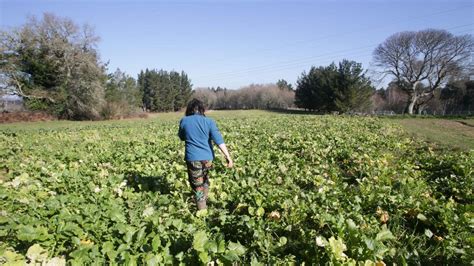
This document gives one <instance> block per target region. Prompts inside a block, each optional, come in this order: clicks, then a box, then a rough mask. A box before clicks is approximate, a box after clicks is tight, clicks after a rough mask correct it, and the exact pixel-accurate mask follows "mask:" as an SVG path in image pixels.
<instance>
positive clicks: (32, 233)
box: [17, 225, 49, 242]
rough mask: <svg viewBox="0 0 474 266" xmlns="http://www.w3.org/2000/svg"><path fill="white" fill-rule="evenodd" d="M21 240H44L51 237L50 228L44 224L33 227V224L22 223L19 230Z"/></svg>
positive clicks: (18, 234)
mask: <svg viewBox="0 0 474 266" xmlns="http://www.w3.org/2000/svg"><path fill="white" fill-rule="evenodd" d="M17 237H18V239H19V240H23V241H28V242H32V241H33V240H39V241H44V240H46V239H48V238H49V234H48V229H46V228H45V227H43V226H41V225H40V226H38V227H33V226H31V225H21V226H19V228H18V231H17Z"/></svg>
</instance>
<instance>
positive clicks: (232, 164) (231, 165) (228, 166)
mask: <svg viewBox="0 0 474 266" xmlns="http://www.w3.org/2000/svg"><path fill="white" fill-rule="evenodd" d="M226 160H227V168H232V167H234V161H232V159H231V158H230V157H229V158H226Z"/></svg>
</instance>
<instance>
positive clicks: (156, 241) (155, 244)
mask: <svg viewBox="0 0 474 266" xmlns="http://www.w3.org/2000/svg"><path fill="white" fill-rule="evenodd" d="M151 246H152V248H153V251H157V250H158V248H159V247H160V246H161V239H160V236H159V235H155V236H154V237H153V240H152V241H151Z"/></svg>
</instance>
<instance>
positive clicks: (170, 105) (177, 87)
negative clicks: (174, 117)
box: [138, 69, 192, 112]
mask: <svg viewBox="0 0 474 266" xmlns="http://www.w3.org/2000/svg"><path fill="white" fill-rule="evenodd" d="M138 86H139V89H140V91H141V93H142V95H143V96H142V101H143V106H144V108H145V109H146V110H147V111H153V112H167V111H178V110H180V109H181V108H183V107H185V106H186V104H187V102H188V101H189V98H190V97H191V95H192V88H191V87H192V85H191V81H190V80H189V78H188V75H187V74H186V73H185V72H184V71H182V72H181V73H179V72H176V71H171V72H168V71H165V70H159V71H157V70H148V69H146V70H145V72H143V71H141V72H140V74H139V75H138Z"/></svg>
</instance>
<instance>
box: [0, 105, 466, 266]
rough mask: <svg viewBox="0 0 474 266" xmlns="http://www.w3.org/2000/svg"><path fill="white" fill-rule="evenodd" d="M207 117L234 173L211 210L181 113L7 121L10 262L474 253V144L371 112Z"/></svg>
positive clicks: (0, 169) (219, 173) (347, 259)
mask: <svg viewBox="0 0 474 266" xmlns="http://www.w3.org/2000/svg"><path fill="white" fill-rule="evenodd" d="M209 116H211V117H213V118H214V119H215V120H216V121H217V123H218V126H219V128H220V129H221V132H222V133H223V136H224V138H225V140H226V143H227V145H228V147H229V149H230V151H231V154H232V155H233V157H234V163H235V168H233V169H226V168H225V167H224V162H223V158H222V157H221V156H220V155H218V156H217V158H216V160H215V168H214V169H213V170H211V191H210V202H209V204H208V205H209V209H208V210H207V211H201V212H196V206H195V205H194V204H193V202H192V194H191V191H190V188H189V185H188V183H187V174H186V169H185V164H184V161H183V156H184V145H183V143H181V142H180V141H179V139H178V137H177V129H178V121H179V118H180V114H160V115H156V116H154V117H152V118H150V119H143V120H140V119H138V120H124V121H104V122H67V121H56V122H38V123H28V124H24V123H21V124H8V125H1V126H0V199H1V201H0V225H1V227H0V264H9V263H11V264H14V263H16V262H44V263H45V262H50V263H56V264H60V263H64V262H65V261H66V260H67V262H68V265H84V264H85V265H90V264H97V265H104V264H111V265H115V264H118V265H122V264H125V265H134V264H135V263H137V264H146V265H160V264H165V263H167V264H180V263H183V264H186V265H188V264H198V263H208V262H213V263H217V264H226V265H228V264H233V263H238V264H242V265H247V264H252V265H262V264H271V265H273V264H288V263H291V262H296V263H297V264H301V263H303V262H305V263H307V264H311V265H319V264H326V263H331V264H335V265H340V264H347V265H375V263H379V264H378V265H382V262H383V263H386V264H393V263H397V264H399V265H404V264H410V265H411V264H424V265H425V264H427V265H432V264H450V265H462V264H464V265H466V264H470V263H471V262H472V261H473V260H474V258H473V254H474V252H473V245H474V238H473V234H472V228H473V226H474V213H473V196H472V187H473V169H474V151H472V150H471V151H466V150H462V149H461V150H453V149H451V148H446V149H445V148H443V147H442V146H440V147H438V148H432V146H431V145H429V144H427V143H426V142H424V141H422V140H419V141H418V140H417V139H415V140H414V139H413V138H411V135H410V134H408V133H406V132H405V131H404V130H403V127H402V126H400V125H399V124H398V123H394V122H397V121H394V120H392V121H387V120H386V119H379V118H372V117H346V116H329V115H328V116H316V115H296V114H279V113H271V112H263V111H233V112H223V111H213V112H210V113H209ZM407 121H408V120H407ZM403 126H405V125H403ZM19 264H21V263H19Z"/></svg>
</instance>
